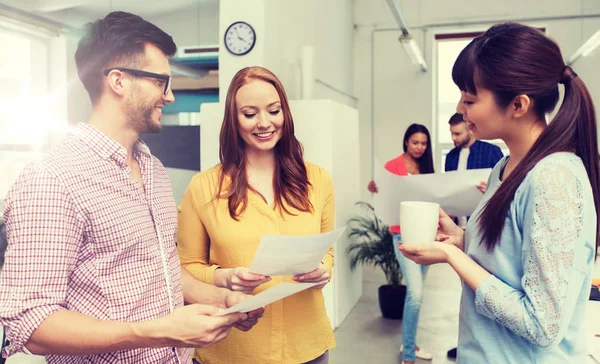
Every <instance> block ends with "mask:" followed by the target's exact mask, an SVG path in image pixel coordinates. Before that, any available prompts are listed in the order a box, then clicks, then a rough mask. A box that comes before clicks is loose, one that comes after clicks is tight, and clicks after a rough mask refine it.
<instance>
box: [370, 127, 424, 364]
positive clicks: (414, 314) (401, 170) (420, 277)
mask: <svg viewBox="0 0 600 364" xmlns="http://www.w3.org/2000/svg"><path fill="white" fill-rule="evenodd" d="M402 147H403V149H404V153H403V154H400V155H399V156H398V157H396V158H394V159H392V160H390V161H388V162H387V163H386V164H385V169H386V170H387V171H389V172H390V173H393V174H395V175H398V176H409V175H417V174H426V173H434V170H433V153H432V151H431V137H430V135H429V130H427V127H426V126H425V125H421V124H411V125H410V126H409V127H408V129H406V132H405V133H404V140H403V142H402ZM368 188H369V191H371V192H373V193H377V185H376V184H375V182H374V181H371V182H370V183H369V186H368ZM390 233H392V243H393V244H394V251H395V252H396V258H397V259H398V263H399V264H400V267H401V268H402V273H403V274H404V279H405V281H406V296H405V298H404V311H403V314H402V344H401V345H400V351H401V352H402V361H403V363H404V364H414V362H415V360H416V358H420V359H425V360H431V359H432V358H433V355H432V354H431V353H428V352H427V351H425V350H424V349H423V348H420V347H419V346H417V326H418V323H419V313H420V311H421V302H422V301H423V285H424V283H425V276H426V275H427V269H428V267H427V266H425V265H419V264H415V263H414V262H412V261H410V260H409V259H406V258H405V257H404V256H403V255H402V254H400V251H399V250H398V244H400V242H401V237H400V225H392V226H390Z"/></svg>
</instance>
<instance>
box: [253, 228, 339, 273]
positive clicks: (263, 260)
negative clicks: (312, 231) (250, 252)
mask: <svg viewBox="0 0 600 364" xmlns="http://www.w3.org/2000/svg"><path fill="white" fill-rule="evenodd" d="M344 230H346V228H345V227H343V228H340V229H336V230H334V231H331V232H328V233H324V234H317V235H303V236H285V235H263V237H262V239H261V241H260V245H259V246H258V249H257V250H256V254H255V255H254V259H253V260H252V264H251V265H250V268H249V270H250V272H252V273H257V274H262V275H265V276H288V275H289V276H291V275H296V274H301V273H308V272H312V271H313V270H315V269H316V268H317V267H318V266H319V264H321V260H322V259H323V257H324V256H325V254H326V253H327V250H329V248H331V246H332V245H333V243H335V242H336V240H337V239H338V238H339V237H340V236H341V235H342V233H343V232H344Z"/></svg>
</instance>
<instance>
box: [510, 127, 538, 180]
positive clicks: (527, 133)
mask: <svg viewBox="0 0 600 364" xmlns="http://www.w3.org/2000/svg"><path fill="white" fill-rule="evenodd" d="M545 129H546V123H545V122H544V121H541V120H537V121H535V122H533V123H528V124H526V126H524V127H522V128H515V129H514V130H513V132H511V133H510V135H508V136H506V137H505V138H503V140H504V143H506V146H507V147H508V150H509V152H510V160H509V161H508V164H507V168H506V170H507V172H508V173H506V172H505V174H504V177H503V178H506V177H507V176H508V174H510V172H512V170H514V168H515V167H516V166H517V165H518V164H519V163H520V162H521V161H522V160H523V158H525V155H527V153H528V152H529V151H530V150H531V147H533V145H534V144H535V142H536V141H537V140H538V138H539V137H540V134H542V133H543V132H544V130H545Z"/></svg>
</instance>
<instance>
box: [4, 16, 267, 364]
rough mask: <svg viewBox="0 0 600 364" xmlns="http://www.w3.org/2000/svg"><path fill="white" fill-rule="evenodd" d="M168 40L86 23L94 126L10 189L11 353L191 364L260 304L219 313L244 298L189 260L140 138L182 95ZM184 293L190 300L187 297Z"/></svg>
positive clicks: (242, 325) (85, 59) (166, 193)
mask: <svg viewBox="0 0 600 364" xmlns="http://www.w3.org/2000/svg"><path fill="white" fill-rule="evenodd" d="M175 51H176V46H175V43H173V40H172V38H171V37H170V36H169V35H168V34H166V33H164V32H163V31H162V30H160V29H159V28H158V27H156V26H155V25H153V24H151V23H149V22H146V21H144V20H143V19H142V18H140V17H139V16H136V15H133V14H129V13H124V12H113V13H110V14H108V15H107V16H106V17H105V18H104V19H101V20H98V21H96V22H94V23H91V24H89V25H88V28H87V32H86V34H85V36H84V37H83V38H82V39H81V41H80V42H79V45H78V49H77V52H76V54H75V60H76V63H77V70H78V74H79V77H80V78H81V80H82V82H83V84H84V86H85V88H86V89H87V91H88V93H89V95H90V98H91V101H92V106H93V108H92V114H91V116H90V119H89V122H88V123H87V124H80V125H78V126H77V127H76V128H75V130H74V131H73V133H71V134H70V135H69V136H68V137H66V138H65V140H63V141H62V142H61V143H60V144H59V145H58V146H57V147H55V148H54V149H53V150H52V151H50V152H49V153H48V155H46V156H45V157H44V158H43V159H42V160H41V161H39V162H36V163H34V164H32V165H30V166H28V167H27V168H26V169H25V170H24V171H23V172H22V174H21V176H20V177H19V178H18V180H17V181H16V182H15V184H14V185H13V186H12V188H11V190H10V192H9V194H8V196H7V199H6V201H5V203H6V209H5V215H4V217H5V222H6V226H7V235H8V250H7V253H6V257H5V264H4V268H3V271H2V275H1V276H0V323H1V324H2V325H3V326H4V327H5V329H6V336H7V340H6V341H5V342H4V345H3V346H4V348H3V350H2V354H3V356H4V357H6V356H9V355H12V354H14V353H17V352H22V351H23V352H26V353H29V352H31V353H35V354H41V355H46V360H47V362H48V363H161V364H162V363H184V364H190V363H191V362H192V359H191V357H190V353H189V351H188V349H186V348H188V347H190V348H191V347H205V346H208V345H211V344H213V343H215V342H217V341H220V340H222V339H223V338H225V337H226V336H227V334H228V333H229V331H230V330H231V328H232V327H233V326H234V327H236V328H237V329H240V330H244V331H246V330H249V329H250V328H251V327H252V326H253V325H254V324H255V323H256V321H257V320H258V318H259V317H260V316H261V315H262V312H263V309H259V310H255V311H253V312H250V313H248V314H239V313H238V314H230V315H225V316H223V317H213V316H212V315H213V314H215V313H217V312H218V311H219V310H220V309H222V308H225V307H230V306H232V305H234V304H236V303H237V302H239V301H241V300H243V299H245V298H246V297H247V296H246V295H243V294H241V293H239V292H231V291H229V290H226V289H222V288H217V287H215V286H214V285H208V284H204V283H202V282H200V281H198V280H196V279H195V278H194V277H193V276H192V275H191V274H190V273H189V272H187V271H186V270H185V269H182V268H181V266H180V264H179V258H178V255H177V251H176V246H175V245H176V243H175V232H176V229H177V226H176V224H177V209H176V205H175V202H174V201H173V194H172V190H171V185H170V182H169V178H168V176H167V173H166V171H165V168H164V167H163V165H162V164H161V163H160V161H159V160H158V159H156V158H155V157H154V156H152V155H151V154H150V151H149V150H148V148H147V147H146V145H145V144H144V143H143V142H142V141H141V140H139V135H140V134H141V133H156V132H159V131H160V130H161V124H160V119H161V116H162V108H163V107H164V105H165V104H166V103H170V102H173V101H174V97H173V93H172V92H171V90H170V83H171V71H170V68H169V62H168V58H167V57H168V56H171V55H173V54H174V53H175ZM184 301H185V302H186V303H187V304H188V305H187V306H184Z"/></svg>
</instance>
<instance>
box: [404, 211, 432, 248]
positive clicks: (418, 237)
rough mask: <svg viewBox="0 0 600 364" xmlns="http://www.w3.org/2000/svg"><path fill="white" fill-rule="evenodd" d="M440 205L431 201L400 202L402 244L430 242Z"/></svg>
mask: <svg viewBox="0 0 600 364" xmlns="http://www.w3.org/2000/svg"><path fill="white" fill-rule="evenodd" d="M439 215H440V205H439V204H437V203H432V202H420V201H404V202H401V203H400V234H401V236H402V244H423V243H432V242H433V241H434V240H435V235H436V233H437V227H438V219H439Z"/></svg>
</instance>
